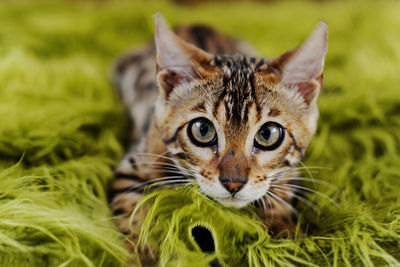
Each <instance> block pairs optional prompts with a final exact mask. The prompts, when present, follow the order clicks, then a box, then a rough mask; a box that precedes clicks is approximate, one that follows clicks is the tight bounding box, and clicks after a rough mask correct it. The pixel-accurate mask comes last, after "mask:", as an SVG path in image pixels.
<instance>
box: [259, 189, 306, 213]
mask: <svg viewBox="0 0 400 267" xmlns="http://www.w3.org/2000/svg"><path fill="white" fill-rule="evenodd" d="M267 194H269V195H270V196H271V197H272V199H271V200H273V199H274V198H275V199H276V200H278V201H279V202H281V203H282V204H283V205H285V207H287V208H288V209H289V210H290V211H291V212H293V213H294V214H295V215H296V216H297V217H299V215H300V213H299V211H298V210H296V209H295V208H294V207H293V206H292V205H290V204H289V203H288V202H287V201H285V200H283V199H282V198H281V197H279V196H277V195H276V194H274V193H272V192H271V191H267Z"/></svg>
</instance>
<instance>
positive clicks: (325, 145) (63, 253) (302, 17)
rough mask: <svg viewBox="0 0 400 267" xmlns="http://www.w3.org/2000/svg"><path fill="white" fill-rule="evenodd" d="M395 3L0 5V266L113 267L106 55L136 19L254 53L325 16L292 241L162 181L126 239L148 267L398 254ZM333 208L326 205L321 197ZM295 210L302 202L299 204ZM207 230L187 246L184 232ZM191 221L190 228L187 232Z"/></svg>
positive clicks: (301, 33)
mask: <svg viewBox="0 0 400 267" xmlns="http://www.w3.org/2000/svg"><path fill="white" fill-rule="evenodd" d="M399 9H400V3H398V2H395V1H387V2H384V1H381V2H378V1H375V2H361V1H358V2H326V3H316V2H302V3H299V2H292V1H289V2H283V3H270V4H267V5H264V4H262V3H240V4H233V3H226V4H207V5H204V6H198V7H176V6H171V5H169V4H167V3H165V2H164V1H161V0H160V1H157V0H155V1H147V2H144V1H143V2H141V1H136V2H134V3H132V2H121V1H115V2H113V1H111V2H107V1H101V2H100V3H97V4H96V3H94V2H91V1H87V2H81V3H79V2H78V1H76V2H75V1H65V2H63V1H42V0H40V1H34V2H33V1H32V2H28V1H13V2H11V1H3V2H2V4H1V6H0V22H1V23H0V265H1V266H123V265H124V263H125V262H126V259H127V257H128V253H127V252H126V251H125V250H124V247H123V236H122V235H121V234H119V233H118V231H117V230H116V227H115V226H114V225H113V222H112V218H111V214H110V212H109V210H108V206H107V189H108V185H109V183H110V181H111V179H112V170H113V168H114V167H115V165H116V164H117V163H118V161H119V159H120V158H121V156H122V154H123V150H124V147H125V146H126V144H127V138H128V128H129V127H128V119H127V117H126V115H125V114H124V112H123V110H122V108H121V107H120V105H119V103H118V100H117V99H116V96H115V94H114V91H113V89H112V87H111V86H110V83H109V68H110V66H111V64H112V62H113V60H114V58H115V57H116V56H118V55H119V54H120V53H121V52H123V51H125V50H127V49H128V48H129V47H130V46H132V45H133V46H135V45H139V44H140V43H142V42H144V41H145V40H147V39H149V38H151V36H152V19H151V15H152V14H153V13H154V12H155V11H158V10H161V11H163V12H164V14H165V16H166V17H167V18H168V20H169V21H170V22H171V23H172V24H177V23H187V22H203V23H207V24H210V25H214V26H215V27H217V28H218V29H220V30H221V31H223V32H225V33H228V34H231V35H234V36H239V37H242V38H245V39H247V40H249V41H250V42H252V43H253V44H254V45H255V46H256V47H257V48H258V49H259V50H260V51H261V52H262V54H263V55H265V56H273V55H278V54H280V53H282V52H284V51H286V50H287V49H290V48H293V47H294V46H296V45H297V44H298V43H300V41H301V40H302V39H304V38H305V37H306V36H307V35H308V33H309V32H310V31H311V29H312V28H313V26H314V25H315V23H316V22H317V21H318V19H320V18H321V19H323V20H325V21H326V22H327V23H328V25H329V26H330V41H329V51H328V55H327V62H326V68H325V86H324V90H323V92H322V95H321V98H320V101H319V106H320V110H321V117H320V120H319V128H318V133H317V135H316V137H315V138H314V140H313V142H312V144H311V147H310V148H309V150H308V153H307V156H306V159H305V164H306V165H308V166H320V167H322V168H321V169H312V171H316V172H313V173H309V174H307V172H305V173H304V175H312V176H313V177H315V178H318V179H321V180H323V181H325V182H323V183H322V182H319V183H314V184H312V183H311V184H309V185H310V186H311V187H312V188H313V189H315V190H317V192H314V193H313V192H310V194H308V197H309V200H310V201H311V202H312V203H314V205H315V207H314V206H312V205H306V203H304V202H301V201H300V202H299V204H298V206H297V207H296V208H297V209H298V210H299V211H300V212H301V214H302V216H303V217H304V219H305V221H307V222H308V223H309V230H308V235H307V236H305V237H302V238H298V239H295V240H275V239H273V238H271V237H269V236H268V234H267V232H266V229H265V228H264V227H263V226H262V225H261V224H260V223H259V222H258V221H257V220H256V219H255V218H254V212H253V211H252V210H251V209H249V210H243V211H237V210H232V209H227V208H223V207H220V206H219V205H217V204H215V203H214V202H212V201H210V200H209V199H207V198H205V197H204V196H202V195H199V194H197V193H196V192H195V190H194V189H195V187H184V188H181V189H176V190H165V191H162V192H156V193H152V194H150V195H149V196H148V197H147V200H148V203H153V205H152V206H151V209H150V213H149V216H148V217H147V220H146V224H145V227H144V228H143V235H142V241H144V242H150V243H152V244H153V245H155V246H156V247H157V248H158V249H159V253H160V264H161V265H166V266H179V265H180V266H207V265H208V264H209V263H210V262H216V261H219V262H220V263H221V264H222V265H227V266H242V265H248V264H249V265H251V266H265V265H279V266H288V265H294V266H298V265H312V266H315V265H318V266H345V265H347V266H359V265H366V266H372V265H377V266H382V265H389V264H397V265H399V264H400V156H399V155H400V88H399V84H400V75H399V71H400V34H399V28H400V17H399V15H398V10H399ZM328 197H329V198H330V199H332V200H333V202H335V203H336V204H333V203H332V202H331V200H329V199H328ZM310 206H311V207H310ZM198 225H200V226H204V227H206V228H207V229H209V230H210V231H211V237H212V239H213V242H214V245H215V252H210V253H203V252H202V251H201V249H200V247H199V245H198V244H197V243H196V242H195V239H196V238H195V237H193V235H192V234H193V233H194V231H195V230H196V229H197V230H198V228H196V226H198ZM193 228H196V229H195V230H193Z"/></svg>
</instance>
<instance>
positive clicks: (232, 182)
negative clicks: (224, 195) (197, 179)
mask: <svg viewBox="0 0 400 267" xmlns="http://www.w3.org/2000/svg"><path fill="white" fill-rule="evenodd" d="M220 181H221V184H222V185H223V186H224V187H225V189H226V190H228V192H229V193H231V194H234V193H236V192H238V191H239V190H240V189H242V188H243V186H244V185H245V184H246V183H247V179H246V178H239V179H227V178H225V179H220Z"/></svg>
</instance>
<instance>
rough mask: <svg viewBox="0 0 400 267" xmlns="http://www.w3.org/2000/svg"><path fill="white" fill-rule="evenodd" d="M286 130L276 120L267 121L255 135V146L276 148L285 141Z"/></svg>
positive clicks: (269, 148) (266, 148)
mask: <svg viewBox="0 0 400 267" xmlns="http://www.w3.org/2000/svg"><path fill="white" fill-rule="evenodd" d="M284 137H285V131H284V129H283V127H282V126H281V125H279V124H278V123H276V122H267V123H264V124H263V126H261V128H260V130H258V132H257V133H256V136H255V137H254V146H255V147H256V148H259V149H262V150H274V149H275V148H277V147H278V146H279V145H280V144H281V143H282V141H283V138H284Z"/></svg>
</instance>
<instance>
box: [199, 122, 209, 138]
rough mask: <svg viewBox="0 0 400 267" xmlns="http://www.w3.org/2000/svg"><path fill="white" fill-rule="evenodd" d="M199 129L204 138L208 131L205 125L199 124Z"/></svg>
mask: <svg viewBox="0 0 400 267" xmlns="http://www.w3.org/2000/svg"><path fill="white" fill-rule="evenodd" d="M199 129H200V134H201V135H202V136H206V134H207V133H208V130H209V129H208V125H207V124H201V125H200V127H199Z"/></svg>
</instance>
